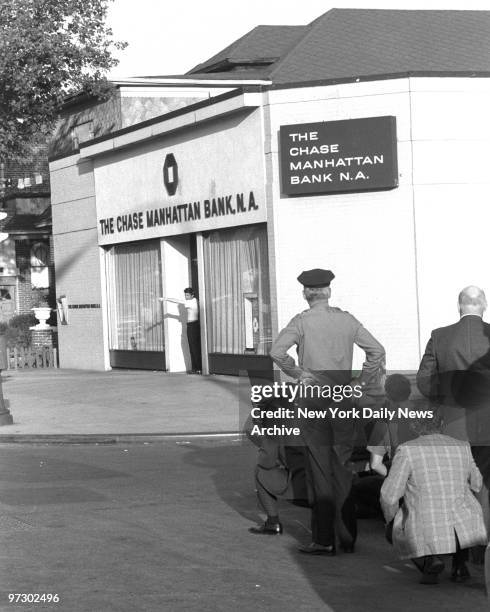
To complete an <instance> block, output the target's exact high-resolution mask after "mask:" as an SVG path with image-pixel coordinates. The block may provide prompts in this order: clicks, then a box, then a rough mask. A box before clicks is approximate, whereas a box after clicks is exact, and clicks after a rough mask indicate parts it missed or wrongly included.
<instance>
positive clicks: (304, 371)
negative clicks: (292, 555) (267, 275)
mask: <svg viewBox="0 0 490 612" xmlns="http://www.w3.org/2000/svg"><path fill="white" fill-rule="evenodd" d="M334 277H335V276H334V274H333V273H332V272H331V271H330V270H321V269H314V270H307V271H305V272H302V273H301V274H300V275H299V276H298V281H299V282H300V283H301V284H302V285H303V297H304V298H305V300H306V301H307V302H308V304H309V306H310V308H309V309H308V310H305V311H304V312H302V313H300V314H298V315H296V316H295V317H294V318H293V319H292V320H291V321H290V322H289V323H288V325H287V326H286V327H285V328H284V329H283V330H282V331H281V332H280V334H279V336H278V337H277V340H276V341H275V342H274V344H273V346H272V349H271V352H270V355H271V358H272V359H273V361H274V362H275V363H276V364H277V365H278V366H279V367H280V369H281V370H282V371H283V372H285V373H286V374H287V375H288V376H291V377H292V378H294V379H296V380H297V381H298V383H299V384H300V385H302V386H303V389H306V385H310V387H309V391H310V394H309V397H307V398H306V399H303V400H302V402H303V403H304V405H305V406H308V407H311V408H313V409H315V408H323V409H325V408H326V407H328V406H330V405H331V404H333V403H334V401H333V400H332V399H331V398H328V397H327V396H328V389H327V388H330V389H332V388H333V387H334V386H336V388H337V389H339V388H340V389H344V388H345V389H347V387H345V385H349V383H351V385H350V386H351V387H352V386H353V385H358V389H362V388H364V387H365V386H366V385H367V384H368V383H369V382H370V381H371V379H372V378H373V377H375V376H376V374H377V373H378V371H379V370H380V368H381V367H382V365H383V363H384V357H385V352H384V349H383V347H382V346H381V344H380V343H379V342H378V341H377V340H376V339H375V338H374V337H373V336H372V335H371V334H370V333H369V332H368V331H367V330H366V329H365V328H364V327H363V326H362V325H361V323H359V321H358V320H357V319H355V318H354V317H353V316H352V315H351V314H349V313H348V312H344V311H342V310H340V309H339V308H333V307H331V306H329V299H330V295H331V290H330V282H331V281H332V280H333V279H334ZM354 344H356V345H357V346H359V347H360V348H361V349H363V350H364V351H365V353H366V361H365V363H364V365H363V368H362V372H361V374H360V377H359V379H358V380H356V381H352V357H353V350H354ZM293 346H296V348H297V352H298V363H296V362H295V360H294V359H293V358H292V357H291V356H290V355H289V354H288V350H289V349H290V348H291V347H293ZM315 388H317V389H322V390H324V391H327V392H326V393H325V392H324V391H322V392H321V393H320V392H319V393H318V397H317V396H316V395H315ZM305 395H308V394H305ZM320 395H321V397H320ZM348 395H350V393H349V394H347V393H345V398H344V399H343V400H342V402H341V404H337V406H339V405H341V407H342V408H345V407H346V406H348V405H351V404H350V403H351V400H350V399H348ZM353 421H354V420H353V419H350V420H347V421H341V420H339V419H334V418H311V419H310V418H308V419H304V420H303V421H302V422H301V438H302V441H301V444H302V445H304V447H305V454H306V471H307V479H308V484H309V490H310V502H311V507H312V514H311V531H312V540H313V541H312V542H311V543H310V544H309V545H308V546H303V547H301V548H300V549H299V550H300V552H303V553H307V554H315V555H335V553H336V535H337V537H338V539H339V540H340V545H341V547H342V548H343V549H344V550H345V551H346V552H353V550H354V542H355V539H356V535H357V531H356V521H355V511H354V505H353V502H352V501H351V500H352V498H351V497H350V489H351V486H352V473H351V471H350V470H349V469H348V468H347V467H346V463H347V461H348V460H349V458H350V455H351V452H352V449H353V445H354V438H355V423H354V422H353ZM336 532H337V533H336Z"/></svg>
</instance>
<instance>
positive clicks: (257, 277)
mask: <svg viewBox="0 0 490 612" xmlns="http://www.w3.org/2000/svg"><path fill="white" fill-rule="evenodd" d="M204 262H205V277H206V317H207V323H208V352H210V353H228V354H243V353H244V352H245V349H246V338H245V336H246V326H247V325H249V324H250V321H248V320H247V318H246V305H245V304H246V301H247V299H248V300H251V301H253V302H254V315H256V316H254V319H255V322H254V333H255V337H256V338H257V341H256V342H255V348H254V352H255V353H256V354H258V355H266V354H267V353H268V350H269V348H270V345H271V318H270V294H269V263H268V255H267V234H266V226H265V225H250V226H247V227H241V228H237V229H229V230H217V231H215V232H210V233H209V234H208V235H206V236H205V237H204ZM257 323H258V328H257Z"/></svg>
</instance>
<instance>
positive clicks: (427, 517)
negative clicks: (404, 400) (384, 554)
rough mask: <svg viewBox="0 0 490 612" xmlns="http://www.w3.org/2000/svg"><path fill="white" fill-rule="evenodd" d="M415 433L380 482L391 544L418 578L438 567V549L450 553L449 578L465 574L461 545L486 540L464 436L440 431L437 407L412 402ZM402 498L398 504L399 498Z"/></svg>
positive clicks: (476, 475)
mask: <svg viewBox="0 0 490 612" xmlns="http://www.w3.org/2000/svg"><path fill="white" fill-rule="evenodd" d="M412 410H415V411H418V414H419V417H420V418H417V419H416V420H414V421H413V422H412V427H413V430H414V432H415V433H416V434H417V435H418V437H417V438H416V439H414V440H410V441H409V442H405V443H404V444H401V445H400V446H399V447H398V449H397V452H396V454H395V457H394V459H393V464H392V466H391V470H390V472H389V474H388V476H387V478H386V480H385V481H384V483H383V486H382V487H381V506H382V508H383V513H384V515H385V519H386V521H387V522H388V523H391V522H393V523H392V527H393V530H392V540H393V544H394V546H395V548H396V550H397V551H398V553H399V554H400V557H401V558H402V559H412V561H413V562H414V564H415V565H416V566H417V568H418V569H419V570H420V571H421V572H422V579H421V583H422V584H436V583H437V582H438V575H439V574H440V572H442V570H443V569H444V563H443V561H442V559H441V558H440V555H445V554H451V553H452V554H453V565H452V576H451V577H452V579H453V580H454V581H457V582H460V581H463V580H466V579H467V578H469V576H470V574H469V571H468V568H467V567H466V561H467V559H468V551H467V549H468V548H470V547H471V546H475V545H479V544H486V543H487V533H486V529H485V524H484V522H483V513H482V509H481V506H480V504H479V503H478V501H477V499H476V498H475V496H474V492H477V491H479V490H480V488H481V486H482V477H481V474H480V472H479V470H478V468H477V467H476V465H475V462H474V461H473V457H472V455H471V449H470V446H469V444H468V443H467V442H463V441H461V440H456V439H455V438H451V437H449V436H445V435H443V434H441V433H440V432H441V426H442V419H441V417H440V414H439V412H438V411H437V410H436V409H435V408H434V407H432V406H430V404H429V403H428V402H427V400H417V401H415V402H413V405H412ZM402 498H403V501H402V503H401V505H400V500H401V499H402Z"/></svg>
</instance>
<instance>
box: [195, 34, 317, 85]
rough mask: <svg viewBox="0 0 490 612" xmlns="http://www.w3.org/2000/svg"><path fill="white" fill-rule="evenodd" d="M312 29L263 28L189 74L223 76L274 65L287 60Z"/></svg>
mask: <svg viewBox="0 0 490 612" xmlns="http://www.w3.org/2000/svg"><path fill="white" fill-rule="evenodd" d="M308 27H309V26H270V25H260V26H257V27H256V28H254V29H253V30H250V32H248V33H247V34H245V35H244V36H242V37H241V38H239V39H238V40H236V41H235V42H234V43H232V44H231V45H229V46H228V47H226V49H223V50H222V51H220V52H219V53H217V54H216V55H213V57H211V58H210V59H208V60H206V61H205V62H203V63H202V64H198V65H197V66H195V67H194V68H192V70H189V72H188V73H187V74H189V75H191V74H192V75H195V74H196V73H197V74H200V73H217V72H218V73H219V72H222V71H223V69H226V70H241V69H245V70H246V69H247V67H248V68H249V69H253V68H255V67H256V68H257V69H258V70H259V71H260V67H261V66H270V65H271V64H273V63H274V62H276V61H277V60H278V59H280V58H281V57H283V56H284V55H285V54H286V53H287V52H288V51H289V50H290V49H291V48H292V47H293V46H294V45H295V44H296V43H297V42H298V41H299V40H300V39H301V37H302V36H303V35H304V34H305V32H306V31H307V30H308Z"/></svg>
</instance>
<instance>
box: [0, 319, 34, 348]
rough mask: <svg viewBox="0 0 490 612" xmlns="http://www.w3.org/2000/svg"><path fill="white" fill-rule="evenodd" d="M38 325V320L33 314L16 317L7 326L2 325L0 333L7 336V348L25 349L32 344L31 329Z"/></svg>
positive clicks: (0, 325) (0, 324)
mask: <svg viewBox="0 0 490 612" xmlns="http://www.w3.org/2000/svg"><path fill="white" fill-rule="evenodd" d="M36 323H37V319H36V317H35V316H34V315H33V314H20V315H16V316H15V317H12V318H11V319H10V321H9V322H8V323H7V324H5V323H0V333H2V334H5V336H6V340H7V346H10V347H15V346H16V347H24V348H25V347H28V346H30V344H31V332H30V331H29V328H30V327H32V326H33V325H36Z"/></svg>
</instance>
